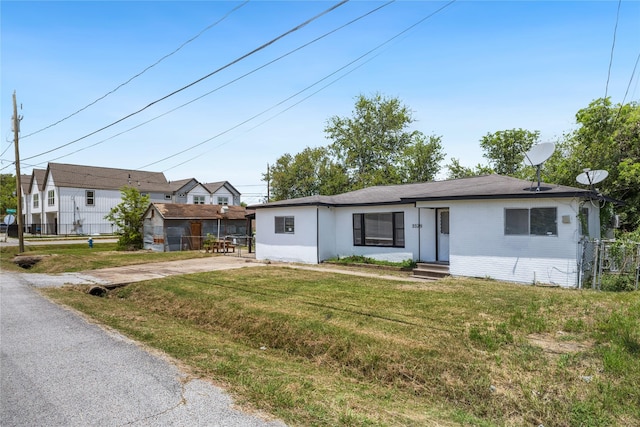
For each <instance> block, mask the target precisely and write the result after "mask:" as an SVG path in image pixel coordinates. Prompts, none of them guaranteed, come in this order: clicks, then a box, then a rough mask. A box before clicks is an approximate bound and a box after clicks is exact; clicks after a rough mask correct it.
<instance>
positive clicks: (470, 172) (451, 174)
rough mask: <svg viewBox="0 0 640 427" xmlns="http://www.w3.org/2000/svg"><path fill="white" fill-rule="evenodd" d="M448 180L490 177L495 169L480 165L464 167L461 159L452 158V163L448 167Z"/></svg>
mask: <svg viewBox="0 0 640 427" xmlns="http://www.w3.org/2000/svg"><path fill="white" fill-rule="evenodd" d="M447 169H448V172H447V179H460V178H469V177H471V176H479V175H490V174H492V173H493V169H491V167H490V166H486V165H482V164H480V163H478V164H477V165H476V166H475V167H468V166H463V165H461V164H460V159H456V158H452V159H451V163H449V164H448V165H447Z"/></svg>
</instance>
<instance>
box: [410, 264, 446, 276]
mask: <svg viewBox="0 0 640 427" xmlns="http://www.w3.org/2000/svg"><path fill="white" fill-rule="evenodd" d="M447 276H449V263H441V262H419V263H418V265H417V266H416V268H414V269H413V277H419V278H422V279H430V280H437V279H442V278H443V277H447Z"/></svg>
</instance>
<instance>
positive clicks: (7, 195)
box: [0, 173, 18, 215]
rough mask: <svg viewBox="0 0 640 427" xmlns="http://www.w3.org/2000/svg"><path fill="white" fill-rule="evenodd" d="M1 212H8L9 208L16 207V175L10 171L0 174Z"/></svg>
mask: <svg viewBox="0 0 640 427" xmlns="http://www.w3.org/2000/svg"><path fill="white" fill-rule="evenodd" d="M0 207H1V208H2V211H1V212H0V214H2V215H4V214H6V213H7V209H16V208H17V207H18V199H17V197H16V177H15V176H14V175H12V174H9V173H3V174H0Z"/></svg>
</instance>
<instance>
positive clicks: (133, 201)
mask: <svg viewBox="0 0 640 427" xmlns="http://www.w3.org/2000/svg"><path fill="white" fill-rule="evenodd" d="M120 193H121V194H122V201H121V202H120V203H119V204H118V205H117V206H115V207H113V208H112V209H111V211H110V212H109V214H108V215H106V216H105V219H108V220H109V221H111V222H113V224H115V226H116V227H117V228H118V229H119V230H120V238H119V239H118V249H120V250H136V249H142V244H143V241H142V226H143V219H142V215H143V214H144V211H145V210H146V209H147V207H148V206H149V196H148V195H144V196H143V195H142V194H140V192H139V191H138V189H137V188H134V187H122V188H121V189H120Z"/></svg>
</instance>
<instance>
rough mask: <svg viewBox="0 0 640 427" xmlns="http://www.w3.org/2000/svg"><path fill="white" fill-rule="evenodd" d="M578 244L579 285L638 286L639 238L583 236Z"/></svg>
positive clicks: (611, 288) (603, 287)
mask: <svg viewBox="0 0 640 427" xmlns="http://www.w3.org/2000/svg"><path fill="white" fill-rule="evenodd" d="M580 248H581V249H580V250H581V256H580V266H579V267H580V268H579V278H578V287H579V288H590V289H596V290H604V291H631V290H638V282H639V281H640V242H629V241H617V240H586V239H585V240H582V242H581V245H580Z"/></svg>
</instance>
